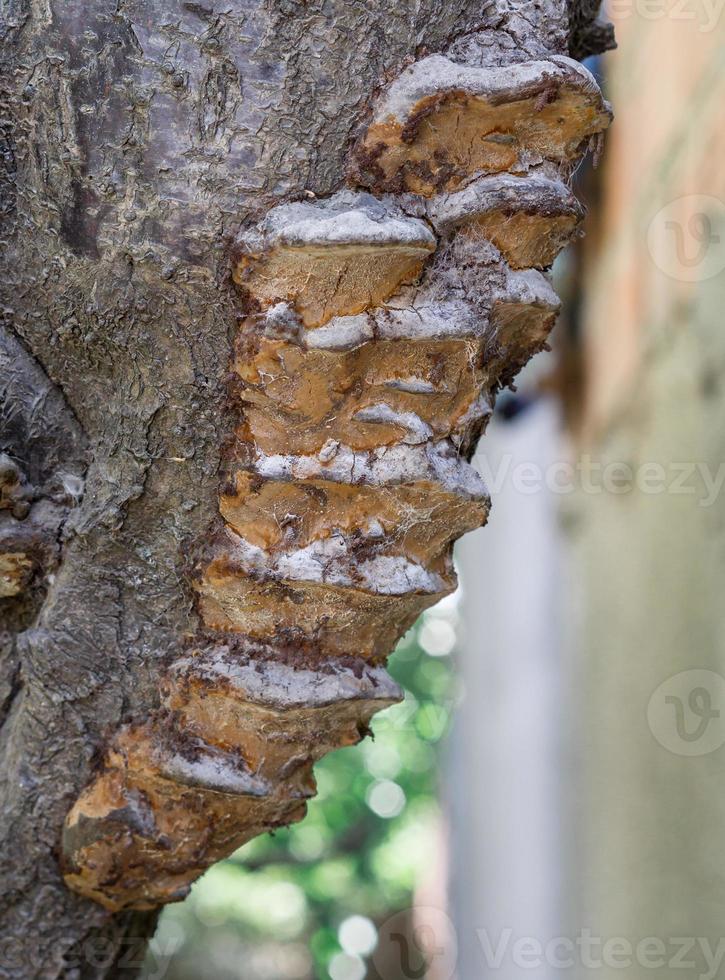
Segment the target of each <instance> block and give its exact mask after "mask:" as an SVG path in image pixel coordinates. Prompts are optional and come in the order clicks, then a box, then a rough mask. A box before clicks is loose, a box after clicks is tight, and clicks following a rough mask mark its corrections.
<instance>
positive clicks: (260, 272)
mask: <svg viewBox="0 0 725 980" xmlns="http://www.w3.org/2000/svg"><path fill="white" fill-rule="evenodd" d="M434 249H435V237H434V235H433V233H432V232H431V230H430V228H429V227H428V226H427V225H426V223H425V222H424V221H420V220H419V219H417V218H410V217H408V216H407V215H405V214H404V213H403V212H402V211H401V210H400V209H399V208H398V207H397V206H396V205H395V204H394V203H393V202H383V201H379V200H378V199H377V198H374V197H372V195H370V194H357V193H352V192H350V191H341V192H340V193H339V194H335V195H334V196H333V197H331V198H327V199H324V200H321V201H315V202H310V201H301V202H298V203H296V204H282V205H280V206H279V207H276V208H272V210H271V211H270V212H269V213H268V214H267V216H266V217H265V218H264V220H263V221H262V223H261V224H260V225H259V227H258V228H255V229H254V230H252V231H250V232H248V233H247V234H246V235H244V236H243V237H242V238H241V240H240V242H239V258H238V261H237V262H236V264H235V267H234V271H233V277H234V281H235V282H236V283H237V284H238V285H240V286H242V287H243V288H244V289H245V290H246V292H247V293H248V295H249V297H250V299H251V301H252V304H253V305H256V306H258V307H261V308H262V309H266V308H268V307H269V306H273V305H275V304H276V303H279V302H285V301H286V302H292V303H294V305H295V307H296V309H297V310H298V312H299V314H300V316H301V317H302V320H303V322H304V323H305V326H308V327H315V326H320V325H322V324H323V323H326V322H327V321H328V320H329V319H330V318H331V317H333V316H337V315H340V314H345V313H359V312H360V311H361V310H365V309H367V308H368V307H370V306H377V305H378V304H379V303H381V302H383V301H384V300H386V299H387V298H388V297H389V296H391V295H392V294H393V293H394V292H395V291H396V289H397V288H398V287H399V286H400V285H401V283H404V282H409V281H410V280H411V279H415V277H416V276H417V275H418V274H419V272H420V270H421V268H422V267H423V262H424V261H425V259H426V258H427V257H428V255H429V254H430V253H431V252H432V251H433V250H434Z"/></svg>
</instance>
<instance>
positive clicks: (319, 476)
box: [0, 0, 608, 978]
mask: <svg viewBox="0 0 725 980" xmlns="http://www.w3.org/2000/svg"><path fill="white" fill-rule="evenodd" d="M572 7H573V15H572V17H571V43H572V44H573V45H574V46H575V47H574V50H573V53H574V54H575V55H578V54H579V53H582V52H586V51H587V50H588V46H589V47H590V46H591V44H592V43H594V44H600V45H601V44H602V43H604V42H606V38H607V36H608V35H607V34H606V31H604V33H602V28H601V27H599V26H593V17H594V13H595V11H593V10H591V9H589V8H590V7H591V4H586V3H580V4H575V5H572ZM5 9H6V12H7V18H6V21H5V23H4V25H3V31H4V40H5V42H6V55H5V64H4V73H3V77H4V82H3V94H4V99H5V100H6V111H5V113H4V114H3V120H4V143H3V150H4V152H3V156H2V161H3V165H4V168H5V179H4V182H3V196H2V206H3V212H4V215H5V217H6V226H5V227H6V231H5V232H4V241H3V245H4V250H5V259H4V266H5V274H4V277H3V279H4V282H3V286H4V289H3V324H2V330H3V333H2V347H1V348H0V356H1V357H2V363H3V379H2V395H3V400H2V425H3V428H2V434H1V436H0V443H1V444H0V451H2V453H3V454H4V455H3V457H2V459H0V484H1V485H0V491H1V493H2V496H1V497H0V519H1V523H0V596H2V598H0V603H2V614H3V621H2V628H3V633H2V651H3V664H2V670H1V671H0V682H1V683H2V684H3V691H2V711H1V712H0V724H1V725H2V728H1V730H0V752H1V753H2V773H3V783H2V789H1V791H0V792H1V799H2V818H3V819H2V823H1V825H0V826H1V829H0V834H2V836H3V847H2V854H3V857H2V862H3V865H2V869H3V878H2V896H3V928H2V937H3V938H2V940H1V941H0V942H1V943H2V946H1V949H2V956H1V959H0V962H2V966H1V967H0V971H2V972H1V975H3V976H7V977H23V978H28V977H44V978H45V977H48V978H50V977H61V976H63V977H65V976H67V977H101V976H110V975H112V974H113V973H114V972H118V971H121V970H124V969H125V964H124V962H123V961H124V956H125V959H126V961H127V962H128V961H129V960H131V959H133V957H132V956H128V955H125V954H127V953H128V952H129V951H131V950H132V947H129V945H128V943H129V938H130V937H136V938H143V937H144V936H146V935H148V933H149V932H150V931H151V930H152V929H153V925H154V911H153V909H154V908H155V907H156V906H157V905H158V904H159V903H160V902H163V901H168V900H173V899H177V898H179V897H181V896H182V895H183V893H184V891H185V889H186V888H188V882H189V881H190V880H193V878H194V877H195V876H196V875H198V874H200V873H201V871H202V870H203V868H204V867H205V866H207V865H208V864H209V863H211V861H213V860H216V859H218V858H219V857H220V856H222V855H223V854H225V853H228V852H229V850H230V849H232V848H233V847H236V846H238V845H239V843H240V842H241V841H243V840H245V839H248V838H249V837H250V836H253V835H254V834H255V833H260V832H262V831H264V830H265V829H269V827H271V826H274V825H276V824H279V823H280V822H282V823H284V822H288V821H289V820H291V819H296V818H298V817H299V816H300V815H301V813H302V812H303V811H304V798H305V797H306V796H307V795H309V792H310V786H311V775H310V767H311V764H312V762H313V761H314V759H315V758H316V757H319V754H320V752H321V751H323V750H326V749H329V748H332V747H334V746H335V745H339V744H344V743H345V742H349V741H354V740H355V739H356V738H358V737H359V736H360V734H361V733H362V732H363V731H364V728H365V724H366V721H367V719H368V718H369V716H370V714H371V713H372V711H373V710H376V709H377V708H379V707H381V706H383V705H384V704H386V703H390V700H391V699H392V698H394V697H395V692H394V690H393V688H392V687H391V685H390V682H389V681H387V680H385V677H384V673H383V671H382V668H381V667H380V666H379V665H380V664H381V663H382V661H383V660H384V658H385V656H386V655H387V653H388V652H389V650H390V649H391V647H392V644H393V643H394V642H395V639H396V637H397V636H398V635H400V633H401V632H402V631H403V630H404V629H405V628H407V626H408V625H409V624H410V622H411V621H412V619H413V618H414V617H415V615H417V613H418V611H419V610H420V609H421V608H424V607H425V605H427V604H430V603H431V602H433V601H435V600H436V598H437V597H438V595H440V594H441V593H444V592H445V591H448V590H449V589H451V588H452V587H453V578H452V571H451V566H450V547H451V538H452V536H453V535H454V534H458V533H461V532H462V531H463V530H465V529H466V528H467V527H470V526H475V525H476V524H478V523H480V522H481V521H482V520H483V519H485V512H486V497H485V492H484V491H483V489H482V488H480V487H479V486H478V485H474V484H475V477H474V476H473V475H472V473H470V472H469V471H468V469H467V464H465V462H464V458H465V457H466V456H467V455H468V454H470V451H471V448H472V446H473V445H474V444H475V441H476V438H477V436H478V434H479V432H480V431H481V429H482V427H483V423H484V422H485V419H486V416H487V413H488V412H490V404H491V400H492V398H493V396H494V395H495V392H496V390H497V389H498V388H499V387H500V386H501V385H503V384H507V383H508V382H509V381H510V380H511V378H512V377H513V375H514V374H515V372H516V370H517V369H518V368H519V367H520V366H521V364H522V363H523V362H524V361H525V360H526V359H527V358H528V357H529V356H530V355H531V353H533V352H534V351H535V350H536V349H538V348H540V347H541V345H542V344H543V343H544V342H545V339H546V334H547V332H548V330H549V329H550V327H551V324H552V322H553V319H554V316H555V309H556V303H555V300H554V299H553V298H552V296H551V292H550V288H549V286H548V283H547V281H546V279H545V277H544V276H543V275H541V274H540V273H538V272H536V271H534V269H533V267H545V266H548V264H549V263H550V262H551V260H552V259H553V256H554V255H555V253H556V251H557V250H558V249H559V248H560V247H561V246H562V245H563V244H564V243H565V242H566V240H567V238H568V237H569V236H570V235H571V234H572V233H574V232H575V231H576V229H577V227H578V224H579V220H580V213H579V210H578V207H577V206H576V204H575V202H573V201H572V200H571V198H570V195H569V192H568V189H567V180H568V176H569V174H570V171H571V169H572V167H573V166H574V165H575V163H576V161H577V159H578V158H579V156H580V155H581V152H582V151H583V149H584V148H585V147H586V143H587V141H588V140H589V139H590V138H591V137H595V136H597V134H599V133H600V132H601V130H602V129H603V127H604V126H605V125H606V122H607V118H608V115H607V110H606V107H605V105H604V104H603V103H602V101H601V98H600V96H599V94H598V91H597V90H596V86H595V85H594V83H593V81H592V80H591V78H590V77H588V76H587V75H586V73H583V71H582V70H579V69H577V68H576V66H575V65H573V63H571V62H568V61H562V60H561V59H559V60H558V61H557V60H556V58H555V56H558V55H561V54H563V53H565V52H566V50H567V44H568V39H569V33H570V21H569V19H568V13H567V6H566V4H565V3H564V0H540V2H537V3H535V4H532V3H525V2H521V0H495V2H489V3H484V4H479V3H472V2H471V0H447V2H442V0H422V2H421V0H416V2H412V0H411V2H403V3H399V4H397V5H394V7H391V5H390V4H388V3H382V2H378V0H374V2H373V0H371V2H368V3H365V4H360V5H352V4H347V3H343V2H336V0H333V2H331V3H323V2H317V0H314V2H297V0H266V2H265V0H245V2H242V0H231V2H227V3H223V4H222V3H218V2H217V0H204V2H201V3H179V4H176V3H174V4H172V3H169V2H168V0H119V2H118V3H117V4H116V6H115V9H111V8H110V7H109V5H108V4H107V3H102V2H100V0H83V2H80V0H63V2H62V3H60V2H57V0H35V2H32V3H31V2H30V0H10V3H9V4H6V8H5ZM592 38H594V39H595V40H594V41H592ZM602 38H604V42H603V41H602ZM435 55H437V56H438V57H433V56H435ZM440 55H445V57H441V56H440ZM552 59H553V60H552ZM532 66H533V67H532ZM401 73H402V74H401ZM461 92H462V93H463V96H461ZM513 103H516V104H517V105H523V106H524V117H523V121H522V120H519V121H518V122H517V121H516V120H515V119H514V118H513V117H514V115H515V113H514V111H513V110H512V109H511V108H510V106H511V105H512V104H513ZM487 114H488V115H487ZM431 115H435V117H436V118H435V122H436V123H437V124H440V125H439V126H438V128H436V126H433V125H432V124H431ZM489 117H490V118H489ZM486 118H488V123H486V121H485V120H486ZM561 119H564V120H565V122H564V124H563V128H562V126H561V125H560V120H561ZM557 120H558V121H557ZM459 125H460V126H462V130H461V134H459V133H458V127H459ZM486 126H487V127H488V128H486ZM481 127H483V130H482V131H483V132H484V133H486V132H488V133H491V132H492V133H493V137H494V138H492V139H489V140H481V141H480V145H479V144H478V143H476V142H475V139H473V138H474V137H475V136H476V133H478V132H479V130H481ZM463 133H468V135H469V137H471V138H472V139H473V142H471V143H470V146H469V148H468V149H466V147H465V146H464V143H463V140H464V137H463V135H462V134H463ZM502 133H503V135H502ZM440 134H443V137H442V138H441V135H440ZM471 147H473V149H471ZM509 169H513V170H514V171H515V172H516V173H517V174H518V176H517V177H516V178H515V180H514V178H497V177H493V178H492V179H491V181H489V183H488V184H485V185H483V186H481V187H479V182H476V181H474V182H473V183H467V181H468V180H469V178H470V177H471V176H473V175H475V174H478V173H494V174H495V173H501V172H503V171H507V170H509ZM485 179H488V178H485ZM512 180H514V184H512V183H511V181H512ZM516 181H521V184H520V185H519V184H516ZM345 186H348V187H358V188H359V187H363V188H366V189H367V190H368V191H372V192H373V194H374V195H376V199H373V198H371V197H368V196H361V195H360V193H359V192H358V191H354V192H352V191H345V192H343V193H339V192H340V191H341V189H342V188H344V187H345ZM287 202H299V203H297V204H295V205H294V206H292V207H290V206H289V205H288V203H287ZM471 216H473V218H475V221H473V220H470V219H471ZM507 228H508V229H511V230H510V231H506V229H507ZM491 242H493V243H494V244H491ZM519 270H523V271H519ZM230 271H231V272H233V273H234V277H235V278H236V280H237V283H238V287H235V285H234V284H233V282H232V278H231V276H230ZM406 284H409V285H406ZM391 296H392V297H393V298H392V299H391ZM388 300H389V303H388ZM384 303H386V304H387V305H386V307H385V311H383V308H382V304H384ZM411 313H412V316H411ZM426 317H427V318H428V320H427V322H426ZM413 320H414V321H416V322H415V323H412V322H411V321H413ZM416 324H417V325H416ZM477 324H478V326H477ZM230 362H231V369H230ZM469 368H470V370H469ZM227 372H229V374H230V378H231V380H230V379H229V378H227ZM295 379H297V381H299V383H298V384H293V383H292V381H295ZM299 379H302V380H299ZM371 379H372V380H371ZM366 386H367V387H366ZM303 389H304V390H303ZM368 389H370V390H368ZM383 389H384V391H383ZM341 392H343V393H348V392H352V393H353V394H352V395H350V397H348V395H347V394H345V395H344V397H342V396H341V394H340V393H341ZM361 392H362V394H361ZM371 392H372V394H371ZM427 396H430V401H429V402H425V405H424V407H422V408H418V407H416V409H415V411H413V410H412V409H411V406H412V405H416V406H418V403H419V402H420V403H421V405H423V401H424V399H425V397H427ZM321 405H328V407H329V406H337V407H339V408H340V411H339V412H337V411H335V412H333V411H332V409H330V410H329V411H327V410H326V414H325V412H323V411H322V409H321V408H320V406H321ZM240 408H241V409H242V410H243V418H240ZM386 455H388V459H387V460H386V462H385V463H384V464H383V463H381V462H380V461H381V460H382V459H383V458H384V457H385V456H386ZM270 461H271V462H270ZM378 464H380V465H378ZM376 466H377V469H376ZM351 467H352V471H354V470H355V468H356V467H360V469H359V471H358V472H357V474H356V475H355V476H352V475H351ZM411 473H412V474H413V476H412V477H411V476H410V474H411ZM220 485H221V496H220ZM320 500H322V501H323V506H321V507H318V508H317V509H315V507H314V506H313V504H314V502H315V501H320ZM278 505H279V506H278ZM280 507H281V508H282V510H280ZM426 507H427V510H426V509H425V508H426ZM431 507H433V508H434V509H435V508H436V507H437V508H440V509H441V513H442V514H443V515H444V518H445V520H443V521H442V522H439V524H436V521H435V520H431V519H430V516H429V515H430V511H431ZM220 514H221V516H220ZM280 515H281V517H282V521H281V523H280ZM411 515H412V516H411ZM448 523H449V524H450V527H448V526H447V524H448ZM427 525H430V528H431V530H430V533H429V534H428V535H426V534H423V533H422V532H421V530H420V528H421V527H422V526H427ZM287 526H289V527H290V528H291V530H290V531H284V533H283V528H285V527H287ZM403 526H404V527H405V533H402V532H401V531H400V529H401V528H402V527H403ZM340 528H345V529H346V530H345V531H344V532H341V531H340V530H339V529H340ZM361 529H363V530H362V531H361ZM363 531H364V533H363ZM278 532H279V533H278ZM255 535H256V537H255ZM338 538H340V540H341V542H342V543H341V545H340V548H341V552H342V553H344V554H342V557H340V555H338V554H336V553H335V554H333V552H332V551H331V550H330V549H329V547H328V545H324V546H323V545H322V544H321V542H325V541H327V542H328V543H329V542H330V541H331V540H337V539H338ZM290 541H292V544H294V545H295V547H294V548H291V546H290ZM305 549H306V550H305ZM325 549H327V550H325ZM303 551H304V552H305V555H304V560H303V558H302V557H301V553H302V552H303ZM311 565H312V566H314V568H315V569H317V570H316V571H310V566H311ZM322 566H324V572H323V573H322V574H320V573H319V568H320V567H322ZM411 576H412V577H411ZM403 580H404V581H403ZM401 581H402V584H401ZM255 685H256V686H255ZM215 699H216V700H215ZM209 705H211V706H212V709H211V710H210V711H207V712H206V713H205V706H209ZM214 719H216V721H217V722H218V724H219V726H221V727H220V728H219V730H218V731H216V732H215V731H214V730H213V729H214V724H215V722H214ZM265 726H266V727H265ZM285 726H287V727H285ZM222 729H223V730H222ZM260 730H263V731H265V732H267V736H266V737H267V738H268V743H269V744H268V743H267V742H265V743H264V745H260V744H257V743H259V742H260V740H262V741H263V739H262V736H261V735H260V734H259V731H260ZM321 733H322V734H321ZM255 739H256V740H257V741H256V742H255V741H254V740H255ZM280 739H281V740H282V741H281V742H280ZM285 740H286V741H285ZM288 743H291V744H292V746H293V749H294V753H293V754H292V755H290V751H292V750H285V751H287V755H285V752H284V751H282V749H280V748H279V745H280V744H282V745H287V744H288ZM275 746H276V748H275ZM255 753H256V755H255ZM275 753H276V754H275ZM255 759H256V762H255ZM250 760H251V761H250ZM69 811H70V815H69ZM66 817H67V820H66ZM64 820H65V832H64V834H63V835H62V834H61V831H62V828H63V824H64ZM59 862H61V863H62V866H63V870H64V872H65V875H66V880H67V882H68V884H70V885H71V886H72V888H73V889H75V891H74V890H71V889H69V888H68V886H67V884H66V883H65V882H64V879H63V875H62V873H61V868H60V864H59ZM76 892H81V893H82V894H83V895H84V896H90V897H91V898H93V899H96V901H90V900H89V898H88V897H81V895H79V894H77V893H76ZM99 902H100V903H103V905H101V904H98V903H99ZM103 906H105V907H103ZM137 910H141V911H137ZM144 910H146V911H144Z"/></svg>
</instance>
